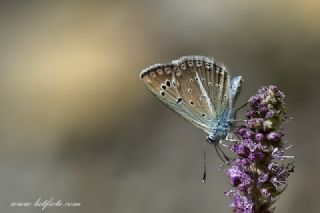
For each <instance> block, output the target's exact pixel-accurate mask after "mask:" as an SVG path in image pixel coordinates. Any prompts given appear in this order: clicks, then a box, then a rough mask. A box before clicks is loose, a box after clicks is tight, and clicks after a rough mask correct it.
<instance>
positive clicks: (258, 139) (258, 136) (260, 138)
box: [255, 133, 264, 142]
mask: <svg viewBox="0 0 320 213" xmlns="http://www.w3.org/2000/svg"><path fill="white" fill-rule="evenodd" d="M255 139H256V141H257V142H261V141H262V140H263V139H264V135H263V133H257V134H256V137H255Z"/></svg>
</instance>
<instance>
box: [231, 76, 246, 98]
mask: <svg viewBox="0 0 320 213" xmlns="http://www.w3.org/2000/svg"><path fill="white" fill-rule="evenodd" d="M242 82H243V79H242V76H236V77H234V78H232V80H231V93H232V100H233V103H234V102H235V101H236V100H237V98H238V96H239V93H240V90H241V85H242Z"/></svg>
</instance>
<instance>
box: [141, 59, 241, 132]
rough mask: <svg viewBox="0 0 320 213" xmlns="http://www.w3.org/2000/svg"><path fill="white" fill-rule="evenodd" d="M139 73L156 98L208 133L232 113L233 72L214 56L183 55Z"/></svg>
mask: <svg viewBox="0 0 320 213" xmlns="http://www.w3.org/2000/svg"><path fill="white" fill-rule="evenodd" d="M140 76H141V78H142V79H143V80H144V82H145V83H146V85H147V87H148V89H149V90H150V91H151V92H152V93H153V94H154V95H155V96H156V97H157V98H159V99H160V100H161V101H162V102H164V103H165V104H166V105H167V106H168V107H169V108H171V109H172V110H173V111H175V112H176V113H178V114H180V115H181V116H182V117H184V118H185V119H187V120H188V121H190V122H191V123H193V124H194V125H196V126H197V127H199V128H201V129H203V130H204V131H205V132H207V133H208V134H210V132H211V131H212V129H213V128H216V125H217V122H218V120H219V119H221V117H223V116H225V115H227V116H230V114H231V111H232V108H233V99H234V97H233V93H232V89H231V85H230V75H229V73H228V72H227V70H226V69H225V68H224V67H223V66H221V65H218V64H217V63H215V62H214V60H213V59H211V58H208V57H204V56H184V57H181V58H180V59H178V60H175V61H173V62H172V63H170V64H156V65H153V66H151V67H149V68H147V69H145V70H143V71H142V72H141V74H140ZM235 85H236V84H235ZM235 87H236V86H235ZM235 90H236V88H235ZM236 93H237V92H236V91H235V94H236Z"/></svg>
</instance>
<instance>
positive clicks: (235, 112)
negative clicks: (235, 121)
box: [234, 102, 249, 115]
mask: <svg viewBox="0 0 320 213" xmlns="http://www.w3.org/2000/svg"><path fill="white" fill-rule="evenodd" d="M248 104H249V102H247V103H245V104H243V105H242V106H240V107H239V108H238V109H236V110H235V111H234V114H235V115H236V114H237V112H238V111H239V110H240V109H242V108H243V107H245V106H247V105H248Z"/></svg>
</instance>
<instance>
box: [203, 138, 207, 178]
mask: <svg viewBox="0 0 320 213" xmlns="http://www.w3.org/2000/svg"><path fill="white" fill-rule="evenodd" d="M206 178H207V141H205V142H204V144H203V177H202V183H204V182H206Z"/></svg>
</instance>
